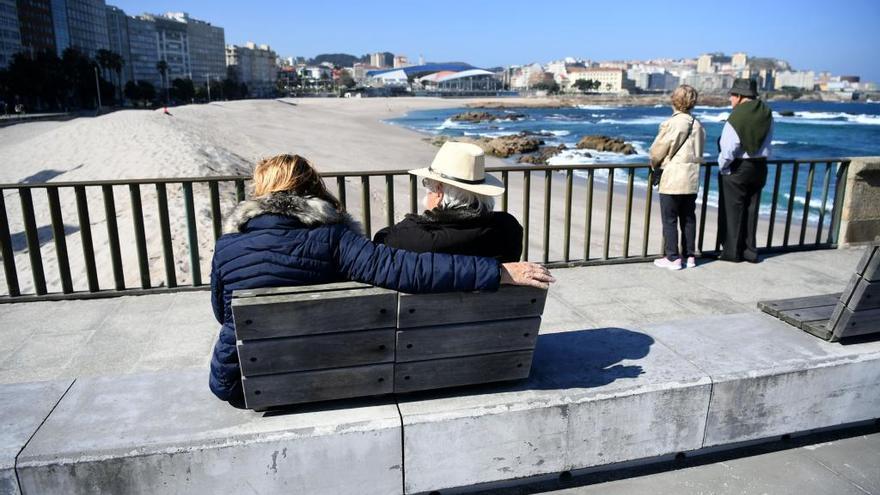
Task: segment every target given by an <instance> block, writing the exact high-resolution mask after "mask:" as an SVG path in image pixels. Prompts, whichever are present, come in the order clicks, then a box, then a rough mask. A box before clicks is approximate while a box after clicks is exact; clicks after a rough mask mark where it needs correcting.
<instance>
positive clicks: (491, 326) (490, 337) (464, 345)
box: [396, 317, 541, 362]
mask: <svg viewBox="0 0 880 495" xmlns="http://www.w3.org/2000/svg"><path fill="white" fill-rule="evenodd" d="M540 327H541V318H538V317H533V318H519V319H515V320H502V321H494V322H483V323H470V324H469V323H463V324H459V325H443V326H436V327H420V328H416V329H411V330H400V331H398V332H397V358H396V361H397V362H407V361H422V360H426V359H440V358H447V357H456V356H470V355H473V354H488V353H495V352H504V351H517V350H527V349H529V350H531V349H534V348H535V342H537V340H538V329H539V328H540Z"/></svg>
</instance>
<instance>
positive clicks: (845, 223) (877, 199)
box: [840, 157, 880, 244]
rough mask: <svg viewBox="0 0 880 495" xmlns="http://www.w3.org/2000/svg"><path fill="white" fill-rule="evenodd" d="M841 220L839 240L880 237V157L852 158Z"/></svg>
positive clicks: (867, 239) (851, 242)
mask: <svg viewBox="0 0 880 495" xmlns="http://www.w3.org/2000/svg"><path fill="white" fill-rule="evenodd" d="M840 220H841V222H840V244H861V243H866V242H871V241H875V240H877V238H878V237H880V157H862V158H853V159H852V162H850V164H849V169H848V170H847V177H846V195H845V196H844V200H843V209H842V212H841V218H840Z"/></svg>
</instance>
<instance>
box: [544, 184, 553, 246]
mask: <svg viewBox="0 0 880 495" xmlns="http://www.w3.org/2000/svg"><path fill="white" fill-rule="evenodd" d="M552 184H553V171H552V170H545V171H544V263H547V262H548V261H549V260H550V187H551V186H552Z"/></svg>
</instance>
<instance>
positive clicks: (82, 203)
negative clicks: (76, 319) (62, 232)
mask: <svg viewBox="0 0 880 495" xmlns="http://www.w3.org/2000/svg"><path fill="white" fill-rule="evenodd" d="M73 192H74V194H75V195H76V215H77V218H78V219H79V231H80V240H81V243H82V251H83V260H84V261H85V263H86V278H88V281H89V292H98V291H99V290H101V287H100V286H99V285H98V268H97V265H96V262H95V245H94V243H93V241H92V222H91V218H90V216H89V201H88V197H87V196H86V188H85V186H75V187H74V188H73Z"/></svg>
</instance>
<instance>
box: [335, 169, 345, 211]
mask: <svg viewBox="0 0 880 495" xmlns="http://www.w3.org/2000/svg"><path fill="white" fill-rule="evenodd" d="M336 192H337V199H339V204H341V205H342V207H343V208H345V176H344V175H340V176H338V177H336Z"/></svg>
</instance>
